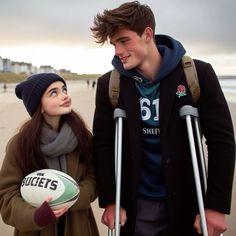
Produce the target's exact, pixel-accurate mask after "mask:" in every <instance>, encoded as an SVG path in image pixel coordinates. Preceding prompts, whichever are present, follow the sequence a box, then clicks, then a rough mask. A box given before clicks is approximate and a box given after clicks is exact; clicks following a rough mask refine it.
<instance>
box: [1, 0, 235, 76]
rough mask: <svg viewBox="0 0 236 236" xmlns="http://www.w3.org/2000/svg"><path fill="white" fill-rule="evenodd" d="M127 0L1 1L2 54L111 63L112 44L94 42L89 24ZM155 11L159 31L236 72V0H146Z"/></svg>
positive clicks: (72, 63) (79, 66)
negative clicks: (102, 13)
mask: <svg viewBox="0 0 236 236" xmlns="http://www.w3.org/2000/svg"><path fill="white" fill-rule="evenodd" d="M124 2H125V1H122V0H114V1H112V0H86V1H82V0H21V1H20V0H6V1H4V0H0V56H1V57H4V58H5V57H8V58H9V59H11V60H16V61H19V60H21V61H25V62H31V63H32V64H33V65H35V66H40V65H45V64H49V65H52V66H54V67H55V68H56V69H60V68H66V69H71V70H72V71H74V72H78V73H104V72H106V71H107V70H108V69H110V68H111V64H110V61H111V59H112V56H113V48H112V46H110V45H107V46H102V47H101V46H100V45H97V44H96V43H95V42H94V39H93V37H92V36H91V31H90V27H91V26H92V24H93V18H94V16H95V15H96V14H97V13H98V12H103V10H104V9H112V8H114V7H117V6H119V5H120V4H122V3H124ZM140 2H141V3H145V4H148V5H150V6H151V8H152V9H153V12H154V14H155V16H156V25H157V27H156V33H157V34H168V35H170V36H172V37H174V38H176V39H177V40H179V41H181V42H182V44H183V45H184V47H185V48H186V50H187V54H189V55H190V56H192V57H194V58H200V59H203V60H205V61H208V62H210V63H211V64H212V65H213V66H214V68H215V70H216V72H217V73H218V74H235V75H236V27H235V22H236V1H235V0H224V1H223V0H169V1H168V0H152V1H150V0H141V1H140Z"/></svg>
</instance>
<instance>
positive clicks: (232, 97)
mask: <svg viewBox="0 0 236 236" xmlns="http://www.w3.org/2000/svg"><path fill="white" fill-rule="evenodd" d="M218 78H219V82H220V85H221V88H222V90H223V92H224V95H225V97H226V99H227V100H228V101H229V102H233V103H236V75H235V76H218ZM67 83H70V84H73V83H77V84H81V86H86V85H85V84H86V80H81V81H67ZM6 86H7V88H6V90H4V83H0V93H4V92H14V90H15V86H16V84H15V83H8V84H6Z"/></svg>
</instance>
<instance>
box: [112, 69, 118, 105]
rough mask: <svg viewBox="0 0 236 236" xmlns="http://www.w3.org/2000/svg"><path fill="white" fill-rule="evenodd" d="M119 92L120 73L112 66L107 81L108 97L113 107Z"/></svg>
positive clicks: (116, 103) (116, 102)
mask: <svg viewBox="0 0 236 236" xmlns="http://www.w3.org/2000/svg"><path fill="white" fill-rule="evenodd" d="M119 94H120V74H119V72H118V71H117V70H116V69H115V68H114V69H113V70H112V71H111V76H110V81H109V97H110V101H111V104H112V106H113V107H117V105H118V100H119Z"/></svg>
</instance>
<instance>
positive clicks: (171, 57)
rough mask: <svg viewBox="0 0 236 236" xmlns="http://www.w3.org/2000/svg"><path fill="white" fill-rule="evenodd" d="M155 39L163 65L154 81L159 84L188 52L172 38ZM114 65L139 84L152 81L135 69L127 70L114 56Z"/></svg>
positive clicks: (157, 36) (121, 72) (157, 37)
mask: <svg viewBox="0 0 236 236" xmlns="http://www.w3.org/2000/svg"><path fill="white" fill-rule="evenodd" d="M155 39H156V45H157V48H158V51H159V52H160V54H161V56H162V64H161V67H160V70H159V72H158V74H157V75H156V78H155V80H154V82H157V81H160V80H161V79H163V78H164V77H166V76H167V75H168V74H169V73H170V72H171V71H173V69H174V68H175V67H176V66H177V64H178V63H179V62H180V60H181V59H182V57H183V55H184V54H185V52H186V51H185V49H184V47H183V45H182V44H181V43H180V42H179V41H177V40H175V39H173V38H171V37H170V36H167V35H156V36H155ZM112 65H113V66H114V67H115V68H116V69H117V71H118V72H119V73H120V74H121V75H124V76H127V77H130V78H133V79H135V80H137V81H139V82H149V83H150V81H149V80H147V79H146V78H145V77H144V76H142V75H141V74H139V73H138V72H137V71H136V69H135V68H134V69H131V70H125V69H124V67H123V64H122V62H121V61H120V59H119V57H117V56H114V58H113V59H112Z"/></svg>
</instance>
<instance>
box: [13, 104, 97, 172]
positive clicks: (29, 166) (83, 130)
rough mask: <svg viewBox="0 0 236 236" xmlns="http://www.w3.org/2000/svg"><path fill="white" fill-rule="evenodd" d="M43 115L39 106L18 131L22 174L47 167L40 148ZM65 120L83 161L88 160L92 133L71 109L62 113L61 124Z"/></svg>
mask: <svg viewBox="0 0 236 236" xmlns="http://www.w3.org/2000/svg"><path fill="white" fill-rule="evenodd" d="M43 121H44V119H43V115H42V114H41V108H39V109H38V110H37V111H36V112H35V114H34V115H33V116H32V118H31V119H30V120H29V121H27V122H25V123H24V125H23V126H22V127H21V128H20V131H19V149H18V150H19V152H20V155H19V158H20V160H18V163H19V165H20V166H21V168H22V171H23V173H24V175H27V174H29V173H31V172H33V171H36V170H39V169H43V168H47V164H46V160H45V156H44V154H43V153H42V152H41V150H40V136H41V128H42V124H43ZM64 122H67V123H68V124H69V125H70V127H71V128H72V130H73V132H74V134H75V135H76V137H77V140H78V148H79V151H80V153H81V155H82V157H83V159H84V160H85V161H88V162H90V161H91V157H92V150H91V142H92V134H91V132H90V131H89V129H88V127H87V126H86V124H85V122H84V120H83V119H82V117H81V116H80V115H79V114H78V113H76V112H75V111H73V110H72V112H71V113H69V114H66V115H63V116H62V118H61V125H62V124H63V123H64Z"/></svg>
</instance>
